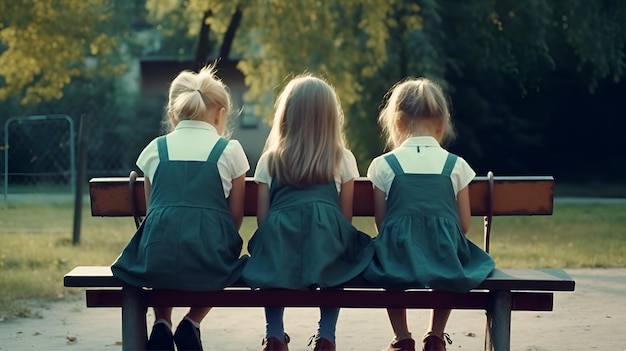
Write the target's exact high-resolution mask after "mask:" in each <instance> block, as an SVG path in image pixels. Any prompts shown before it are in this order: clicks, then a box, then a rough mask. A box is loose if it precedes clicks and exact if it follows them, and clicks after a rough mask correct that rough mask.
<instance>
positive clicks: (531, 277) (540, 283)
mask: <svg viewBox="0 0 626 351" xmlns="http://www.w3.org/2000/svg"><path fill="white" fill-rule="evenodd" d="M63 284H64V286H66V287H75V288H119V287H123V286H125V285H126V284H124V283H123V282H122V281H121V280H119V279H117V278H116V277H114V276H113V273H112V272H111V267H109V266H78V267H76V268H74V269H73V270H72V271H70V272H69V273H67V274H66V275H65V276H64V277H63ZM241 286H242V285H239V287H241ZM345 287H347V288H369V289H376V288H379V287H376V286H372V285H371V284H367V282H365V281H363V280H355V281H353V282H350V283H348V284H347V285H346V286H345ZM481 289H486V290H533V291H574V280H573V279H572V278H571V277H570V276H569V275H568V274H567V273H566V272H565V271H563V270H561V269H494V271H493V272H492V273H491V274H490V276H489V277H488V278H487V279H486V280H485V281H484V282H483V283H482V284H481V285H480V286H479V287H478V288H477V290H481Z"/></svg>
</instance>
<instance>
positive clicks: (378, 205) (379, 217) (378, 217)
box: [372, 185, 387, 230]
mask: <svg viewBox="0 0 626 351" xmlns="http://www.w3.org/2000/svg"><path fill="white" fill-rule="evenodd" d="M372 186H373V187H374V220H375V221H376V229H377V230H378V229H380V225H381V224H382V223H383V219H385V215H387V199H385V195H386V194H385V192H384V191H382V190H380V189H378V188H377V187H376V186H374V185H372Z"/></svg>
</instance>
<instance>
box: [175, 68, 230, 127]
mask: <svg viewBox="0 0 626 351" xmlns="http://www.w3.org/2000/svg"><path fill="white" fill-rule="evenodd" d="M168 96H169V100H168V102H167V107H166V112H167V116H166V120H167V128H166V130H167V131H171V130H173V129H174V127H175V126H176V124H177V123H178V122H180V121H182V120H204V121H206V120H207V119H208V117H209V116H210V115H211V114H212V113H216V111H217V110H219V109H220V108H224V109H225V111H226V115H227V116H228V114H229V112H230V108H231V100H230V94H229V91H228V87H227V86H226V85H225V84H224V83H223V82H222V81H221V80H220V79H219V78H218V77H217V76H216V74H215V67H214V66H213V65H208V66H205V67H203V68H202V69H201V70H200V72H198V73H196V72H192V71H182V72H180V73H179V74H178V75H177V76H176V78H174V80H173V81H172V83H171V84H170V89H169V94H168ZM224 134H227V133H224Z"/></svg>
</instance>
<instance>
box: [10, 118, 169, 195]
mask: <svg viewBox="0 0 626 351" xmlns="http://www.w3.org/2000/svg"><path fill="white" fill-rule="evenodd" d="M127 117H128V116H119V120H116V119H115V118H109V119H107V118H92V119H90V120H89V121H88V122H89V123H87V124H86V125H87V126H88V127H87V130H83V131H82V132H83V133H84V134H83V137H84V144H83V147H85V148H86V150H85V153H86V154H85V156H86V157H85V160H84V161H85V162H86V165H85V166H84V167H85V172H84V174H83V176H84V178H83V179H80V182H79V183H80V184H81V185H82V186H86V185H87V183H88V180H89V179H90V178H92V177H102V176H126V175H128V173H129V172H130V171H131V170H136V166H135V160H136V158H137V156H138V155H139V152H140V151H141V149H142V147H143V146H145V144H146V143H147V141H149V140H150V139H151V138H152V137H154V136H155V135H156V134H158V133H159V123H158V115H157V117H156V118H154V117H152V118H151V119H149V121H150V122H151V123H150V125H146V126H142V125H141V124H136V123H133V121H132V120H131V121H128V119H127ZM85 118H86V117H83V118H82V122H83V123H84V122H85V121H86V120H85ZM124 118H126V120H124ZM0 121H1V120H0ZM155 121H156V123H155ZM122 122H124V123H122ZM126 122H129V123H130V125H131V126H129V125H128V124H127V123H126ZM3 127H4V128H3V133H2V140H1V142H0V146H1V150H2V152H1V153H0V157H1V164H2V168H0V169H1V171H2V181H3V198H4V202H9V201H11V200H12V199H18V198H27V197H28V196H29V195H33V194H48V195H50V194H55V195H65V196H67V197H68V199H71V195H73V194H75V190H76V189H75V186H76V184H77V181H76V176H77V169H78V167H79V166H80V164H79V161H80V160H79V157H78V156H79V155H80V153H79V148H80V145H79V136H80V134H81V133H80V132H81V118H75V117H73V116H69V115H65V114H49V115H33V116H13V117H9V118H6V119H5V120H4V121H3ZM83 127H84V126H83Z"/></svg>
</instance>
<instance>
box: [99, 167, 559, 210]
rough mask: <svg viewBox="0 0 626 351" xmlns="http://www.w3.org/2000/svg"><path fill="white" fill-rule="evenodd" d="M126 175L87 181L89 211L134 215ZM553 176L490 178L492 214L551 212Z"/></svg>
mask: <svg viewBox="0 0 626 351" xmlns="http://www.w3.org/2000/svg"><path fill="white" fill-rule="evenodd" d="M128 179H129V178H128V177H114V178H94V179H91V181H90V182H89V191H90V195H91V214H92V215H93V216H103V217H127V216H132V215H133V214H134V211H133V208H132V205H131V202H130V193H129V185H128ZM469 191H470V203H471V206H472V215H474V216H486V215H488V214H489V205H488V204H489V182H488V179H487V177H476V178H475V179H474V180H473V181H472V183H470V185H469ZM553 192H554V178H553V177H551V176H529V177H522V176H519V177H518V176H516V177H505V176H497V177H494V205H493V215H494V216H512V215H551V214H552V210H553ZM372 196H373V195H372V183H371V182H370V180H369V179H367V178H364V177H360V178H357V179H356V180H355V184H354V202H353V203H354V208H353V209H354V215H355V216H373V215H374V204H373V201H372ZM134 198H135V203H136V204H137V211H138V215H140V216H143V215H145V213H146V204H145V199H144V190H143V178H137V180H136V182H135V185H134ZM256 200H257V184H256V183H255V182H254V181H253V180H252V178H246V198H245V201H244V206H245V208H244V215H245V216H255V215H256Z"/></svg>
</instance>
